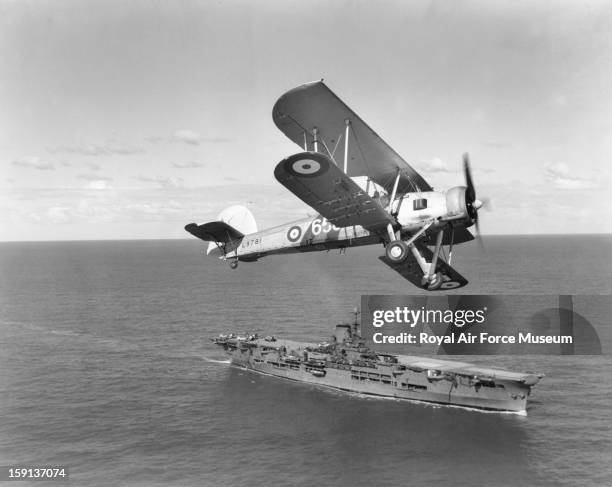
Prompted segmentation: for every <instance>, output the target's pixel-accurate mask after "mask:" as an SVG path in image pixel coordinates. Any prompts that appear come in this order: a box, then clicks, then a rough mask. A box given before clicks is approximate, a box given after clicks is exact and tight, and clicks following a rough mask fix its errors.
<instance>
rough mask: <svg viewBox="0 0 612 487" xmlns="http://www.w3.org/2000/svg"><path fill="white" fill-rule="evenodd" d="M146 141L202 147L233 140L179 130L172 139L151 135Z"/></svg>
mask: <svg viewBox="0 0 612 487" xmlns="http://www.w3.org/2000/svg"><path fill="white" fill-rule="evenodd" d="M145 140H146V141H147V142H148V143H150V144H160V143H162V142H166V143H172V142H182V143H185V144H189V145H200V144H202V143H205V142H206V143H209V144H223V143H226V142H231V141H232V139H229V138H227V137H204V136H202V135H200V134H199V133H197V132H195V131H193V130H189V129H180V130H177V131H176V132H174V133H173V134H172V135H171V136H170V137H167V136H161V135H149V136H147V137H145Z"/></svg>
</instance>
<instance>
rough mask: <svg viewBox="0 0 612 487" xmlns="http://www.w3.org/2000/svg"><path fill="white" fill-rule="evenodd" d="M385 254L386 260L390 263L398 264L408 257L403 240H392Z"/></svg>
mask: <svg viewBox="0 0 612 487" xmlns="http://www.w3.org/2000/svg"><path fill="white" fill-rule="evenodd" d="M385 254H386V255H387V259H389V260H390V261H391V262H393V263H394V264H400V263H401V262H404V261H405V260H406V257H408V246H407V245H406V243H405V242H404V241H403V240H394V241H393V242H389V244H388V245H387V248H386V249H385Z"/></svg>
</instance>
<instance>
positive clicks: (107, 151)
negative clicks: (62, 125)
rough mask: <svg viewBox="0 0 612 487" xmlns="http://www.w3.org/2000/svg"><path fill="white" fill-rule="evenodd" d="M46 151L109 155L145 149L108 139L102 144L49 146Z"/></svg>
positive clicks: (123, 154)
mask: <svg viewBox="0 0 612 487" xmlns="http://www.w3.org/2000/svg"><path fill="white" fill-rule="evenodd" d="M47 152H49V153H51V154H76V155H81V156H111V155H122V156H128V155H134V154H142V153H143V152H145V150H144V149H143V148H142V147H137V146H133V145H129V144H126V143H123V142H119V141H116V140H108V141H106V142H105V143H104V144H82V145H73V146H68V145H62V146H58V147H49V148H47Z"/></svg>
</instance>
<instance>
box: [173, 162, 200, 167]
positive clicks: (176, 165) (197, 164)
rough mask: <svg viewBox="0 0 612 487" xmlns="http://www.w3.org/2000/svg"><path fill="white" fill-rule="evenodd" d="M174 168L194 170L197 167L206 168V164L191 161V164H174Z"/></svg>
mask: <svg viewBox="0 0 612 487" xmlns="http://www.w3.org/2000/svg"><path fill="white" fill-rule="evenodd" d="M172 166H173V167H176V168H177V169H194V168H197V167H204V164H203V163H201V162H195V161H191V162H173V163H172Z"/></svg>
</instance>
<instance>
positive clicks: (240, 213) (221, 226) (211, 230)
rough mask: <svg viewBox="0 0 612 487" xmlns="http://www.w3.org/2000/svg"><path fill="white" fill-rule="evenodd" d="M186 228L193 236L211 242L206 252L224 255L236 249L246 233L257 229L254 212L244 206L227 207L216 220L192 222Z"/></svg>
mask: <svg viewBox="0 0 612 487" xmlns="http://www.w3.org/2000/svg"><path fill="white" fill-rule="evenodd" d="M185 230H187V231H188V232H189V233H191V234H192V235H193V236H195V237H197V238H199V239H201V240H204V241H206V242H210V244H209V245H208V249H207V251H206V253H207V254H208V255H210V254H213V255H219V256H222V255H224V254H226V253H227V252H230V251H232V250H234V249H235V248H236V247H238V245H240V242H241V241H242V239H243V237H244V236H245V235H248V234H249V233H254V232H256V231H257V224H256V223H255V218H253V214H252V213H251V212H250V211H249V210H248V208H245V207H244V206H240V205H234V206H230V207H228V208H226V209H225V210H223V211H222V212H221V213H219V216H218V217H217V219H216V220H215V221H212V222H209V223H204V224H202V225H198V224H196V223H190V224H189V225H186V226H185Z"/></svg>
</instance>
